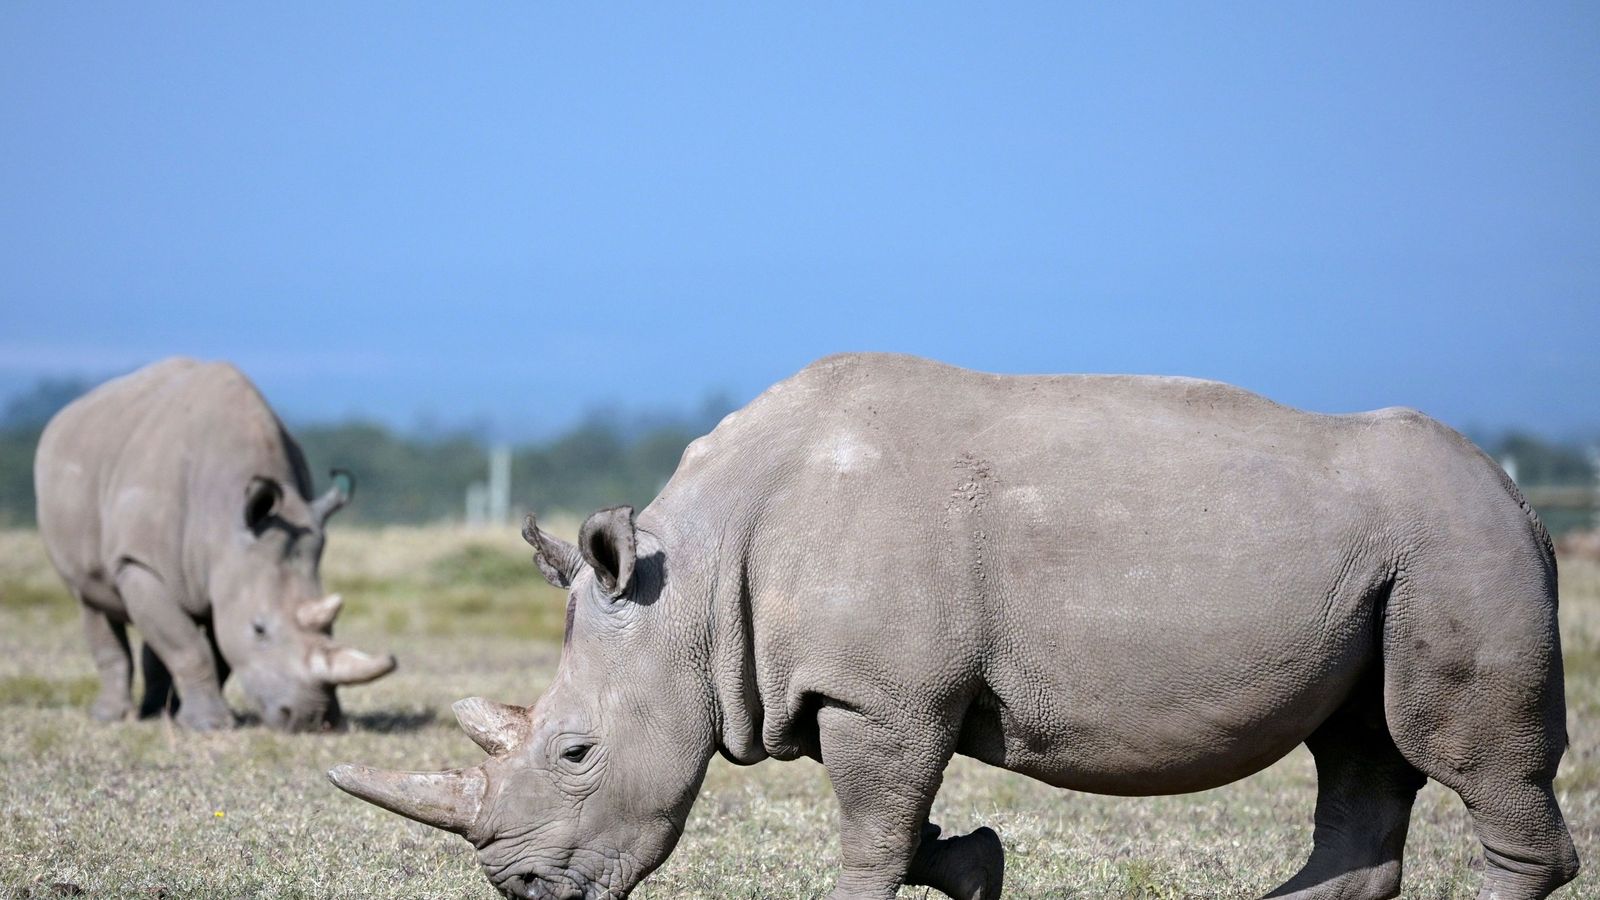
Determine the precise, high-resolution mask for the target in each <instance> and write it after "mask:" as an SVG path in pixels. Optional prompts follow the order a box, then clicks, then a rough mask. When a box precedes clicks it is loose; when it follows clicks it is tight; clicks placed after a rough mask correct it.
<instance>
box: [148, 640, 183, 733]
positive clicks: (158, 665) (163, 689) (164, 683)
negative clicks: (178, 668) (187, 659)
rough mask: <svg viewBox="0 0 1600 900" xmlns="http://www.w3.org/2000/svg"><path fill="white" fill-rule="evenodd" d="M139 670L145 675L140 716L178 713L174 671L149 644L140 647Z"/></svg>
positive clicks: (150, 716)
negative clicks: (168, 668) (170, 669)
mask: <svg viewBox="0 0 1600 900" xmlns="http://www.w3.org/2000/svg"><path fill="white" fill-rule="evenodd" d="M139 671H140V673H141V674H143V675H144V699H143V700H141V701H140V703H139V718H141V719H150V718H154V717H156V716H164V715H165V716H170V715H176V714H177V712H178V691H177V689H176V688H175V687H174V686H173V684H172V673H171V672H170V671H168V670H167V664H166V663H164V662H162V661H161V657H160V656H157V655H156V651H155V649H154V648H152V647H151V646H150V645H149V644H145V645H143V646H142V647H140V648H139Z"/></svg>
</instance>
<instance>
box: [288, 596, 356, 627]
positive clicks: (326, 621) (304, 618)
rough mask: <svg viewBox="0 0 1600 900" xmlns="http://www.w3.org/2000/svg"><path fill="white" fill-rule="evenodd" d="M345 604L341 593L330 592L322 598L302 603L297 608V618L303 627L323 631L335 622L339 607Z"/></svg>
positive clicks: (295, 613) (295, 614)
mask: <svg viewBox="0 0 1600 900" xmlns="http://www.w3.org/2000/svg"><path fill="white" fill-rule="evenodd" d="M342 606H344V597H343V596H341V595H339V594H329V595H328V596H326V597H323V598H322V599H321V600H313V601H311V602H310V603H302V604H300V608H299V609H297V610H295V612H294V616H295V619H296V620H297V621H298V622H299V623H300V627H301V628H305V629H308V630H311V631H321V630H322V629H324V628H327V627H328V626H329V625H332V624H333V620H334V619H336V618H338V616H339V608H340V607H342Z"/></svg>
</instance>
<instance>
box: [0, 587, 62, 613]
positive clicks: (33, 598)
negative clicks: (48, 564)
mask: <svg viewBox="0 0 1600 900" xmlns="http://www.w3.org/2000/svg"><path fill="white" fill-rule="evenodd" d="M72 605H73V603H72V598H71V597H70V596H68V594H67V591H66V589H65V588H63V587H61V586H60V585H53V586H49V587H46V586H44V585H39V584H35V583H34V582H31V581H3V582H0V607H4V608H5V609H15V610H24V609H40V608H45V607H60V608H62V609H71V608H72Z"/></svg>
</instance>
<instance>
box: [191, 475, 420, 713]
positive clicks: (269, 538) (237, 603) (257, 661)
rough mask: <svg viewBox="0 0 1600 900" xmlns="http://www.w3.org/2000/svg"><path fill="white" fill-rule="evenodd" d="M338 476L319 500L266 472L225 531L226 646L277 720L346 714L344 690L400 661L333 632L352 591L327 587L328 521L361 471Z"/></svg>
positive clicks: (222, 625)
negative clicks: (339, 639)
mask: <svg viewBox="0 0 1600 900" xmlns="http://www.w3.org/2000/svg"><path fill="white" fill-rule="evenodd" d="M333 480H334V485H333V487H331V488H329V489H328V492H327V493H325V494H323V495H322V496H321V497H318V498H316V499H314V500H310V501H308V500H305V499H303V498H302V497H301V495H300V494H299V492H298V491H285V490H284V489H283V487H282V486H281V485H280V484H279V483H278V482H277V481H276V480H274V479H270V478H265V477H259V476H258V477H256V478H253V479H251V481H250V483H249V485H248V486H247V488H246V490H245V496H244V509H243V517H242V519H241V520H240V522H239V524H238V525H237V526H236V527H235V530H234V532H233V533H232V534H228V535H223V536H220V537H221V538H222V544H223V547H222V549H221V550H220V552H219V553H218V554H217V556H216V558H215V559H214V561H213V563H212V566H211V572H210V577H209V586H208V587H209V591H210V593H211V596H212V598H213V603H214V604H215V614H214V615H213V624H212V627H213V629H214V633H215V634H216V640H217V647H218V649H219V650H220V651H221V652H222V656H223V659H224V660H226V662H227V664H228V666H229V668H230V669H231V670H232V672H233V674H235V675H237V676H238V678H239V681H240V683H241V685H242V686H243V687H244V692H245V696H246V698H247V699H248V701H249V702H250V704H251V705H252V706H254V707H255V708H256V709H257V710H258V711H259V712H260V714H261V719H262V721H263V722H264V723H266V724H267V725H268V726H270V727H273V728H279V729H284V730H290V731H305V730H315V729H319V728H330V727H333V726H336V725H338V724H339V722H340V711H339V700H338V698H337V697H336V696H335V694H334V689H335V688H336V687H337V686H339V685H341V684H359V683H361V682H366V681H372V680H373V679H375V678H379V677H381V676H383V675H386V674H388V673H389V672H390V671H391V670H393V669H394V666H395V660H394V657H393V656H390V655H382V656H374V655H372V654H368V653H363V652H362V651H360V650H357V649H355V648H353V647H346V646H343V645H341V644H338V643H335V642H334V640H333V621H334V618H335V617H336V616H338V614H339V609H340V607H341V605H342V598H341V597H340V596H339V595H338V594H332V595H324V593H323V590H322V578H321V575H320V574H319V572H318V568H319V566H320V564H321V559H322V548H323V544H324V541H325V526H326V524H327V520H328V518H329V517H330V516H332V515H333V514H334V513H335V512H337V511H338V510H339V508H340V507H342V506H344V504H345V503H346V502H347V501H348V500H349V498H350V494H351V491H352V490H353V489H354V485H355V482H354V479H352V478H351V476H350V474H349V473H347V472H343V471H336V472H334V479H333Z"/></svg>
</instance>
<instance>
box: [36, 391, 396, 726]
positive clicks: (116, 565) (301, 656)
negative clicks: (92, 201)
mask: <svg viewBox="0 0 1600 900" xmlns="http://www.w3.org/2000/svg"><path fill="white" fill-rule="evenodd" d="M334 480H335V482H336V483H335V486H334V487H333V488H332V489H330V490H329V491H328V492H327V493H326V494H324V495H323V496H321V497H316V498H313V497H312V495H311V476H310V473H309V471H308V470H307V468H306V463H305V457H304V456H303V455H302V454H301V452H300V448H299V446H298V445H296V444H295V442H294V439H293V438H291V437H290V436H289V434H288V432H287V431H286V430H285V429H284V427H283V423H282V422H280V421H278V418H277V416H275V415H274V414H273V413H272V410H271V409H269V408H268V407H267V404H266V401H265V400H263V399H262V397H261V395H260V394H259V393H258V392H257V391H256V389H255V387H254V386H253V385H251V384H250V382H249V381H248V380H247V379H246V378H245V377H244V375H242V374H241V373H240V372H239V371H238V370H237V369H234V368H233V367H232V366H229V365H226V364H222V363H201V362H196V361H194V360H189V359H170V360H165V361H162V362H159V363H154V364H152V365H150V366H147V367H145V368H143V369H140V370H139V371H137V372H134V373H132V374H130V375H127V376H124V377H122V378H118V379H115V380H113V381H110V382H107V383H106V384H104V385H101V386H100V387H98V388H96V389H95V390H93V391H91V392H89V393H88V394H86V395H84V396H83V397H80V398H79V399H78V400H76V401H74V402H73V403H71V404H70V405H68V406H67V407H66V408H65V409H63V410H62V411H61V412H60V413H58V414H57V415H56V417H55V418H54V419H52V420H51V422H50V424H49V425H48V426H46V428H45V430H44V433H43V435H42V436H41V437H40V440H39V449H38V454H37V456H36V458H35V462H34V482H35V486H36V489H37V493H38V498H39V509H38V512H39V533H40V535H41V537H42V538H43V539H44V543H45V549H46V550H47V551H48V553H49V556H50V561H51V563H52V564H54V566H55V568H56V571H57V572H59V573H60V574H61V577H62V579H63V580H64V581H65V582H66V584H67V587H68V589H69V590H70V591H71V592H72V594H73V596H74V597H76V598H77V600H78V602H79V605H80V607H81V610H82V613H81V614H82V618H83V627H84V634H85V636H86V638H87V639H88V642H89V650H90V652H91V654H93V656H94V660H95V667H96V668H97V669H98V670H99V673H100V679H101V689H100V695H99V697H98V698H97V699H96V700H95V701H94V704H93V706H92V707H91V713H92V714H93V715H94V717H95V718H97V719H101V720H105V721H115V720H119V719H122V718H124V717H125V716H127V715H129V714H130V713H132V712H133V705H132V701H131V699H130V697H129V685H130V680H131V678H132V666H133V662H132V654H131V652H130V645H129V641H128V635H127V629H128V626H130V625H132V626H133V627H134V628H136V629H137V630H138V632H139V634H140V637H142V638H143V647H142V648H141V658H142V664H143V669H144V676H145V696H144V700H143V702H142V703H141V704H140V707H139V712H140V714H142V715H155V714H160V713H163V712H171V711H175V712H176V719H177V721H178V722H179V723H180V724H182V725H185V726H188V727H190V728H194V729H202V730H204V729H215V728H228V727H232V725H233V724H234V716H233V713H232V711H230V710H229V709H228V706H227V704H226V703H225V702H224V701H223V698H222V685H223V682H224V681H225V680H226V679H227V678H228V677H229V675H230V674H232V675H235V676H237V677H238V678H239V680H240V681H241V682H242V683H243V687H244V692H245V695H246V697H247V698H248V699H249V701H250V702H251V704H252V705H253V706H254V707H255V709H256V711H257V712H258V713H259V714H260V716H261V719H262V721H263V722H265V723H266V724H267V725H269V726H271V727H274V728H282V729H289V730H311V729H319V728H327V727H332V726H335V725H337V724H339V717H340V713H339V703H338V699H337V696H336V694H335V688H336V687H337V686H338V685H340V684H357V683H361V682H364V681H371V680H372V679H374V678H378V677H381V676H383V675H385V674H387V673H388V672H389V671H391V670H392V669H393V668H394V665H395V663H394V657H392V656H387V655H384V656H373V655H370V654H367V653H363V652H361V651H360V650H356V649H355V648H352V647H346V646H343V645H340V644H337V643H335V642H334V641H333V638H332V628H333V621H334V618H335V617H336V616H337V615H338V612H339V607H340V598H339V597H338V596H337V595H333V596H327V595H325V594H324V592H323V590H322V582H321V578H320V576H319V575H318V565H319V563H320V561H321V558H322V550H323V546H324V543H325V541H326V533H325V526H326V523H327V519H328V517H329V516H331V515H332V514H333V513H334V512H335V511H337V510H338V509H339V507H341V506H343V505H344V503H345V502H346V501H347V500H348V499H349V494H350V491H351V489H352V487H353V481H352V480H351V479H350V478H349V476H348V474H345V473H335V479H334Z"/></svg>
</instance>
